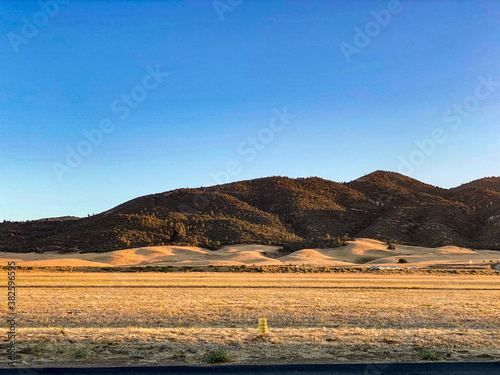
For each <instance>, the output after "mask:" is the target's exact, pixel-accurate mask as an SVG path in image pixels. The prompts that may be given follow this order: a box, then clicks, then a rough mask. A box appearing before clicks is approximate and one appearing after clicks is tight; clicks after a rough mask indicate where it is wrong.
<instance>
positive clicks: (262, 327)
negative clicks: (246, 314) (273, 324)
mask: <svg viewBox="0 0 500 375" xmlns="http://www.w3.org/2000/svg"><path fill="white" fill-rule="evenodd" d="M267 332H268V329H267V318H266V317H265V316H264V317H263V318H262V319H260V318H259V333H260V334H262V336H264V335H265V334H266V333H267Z"/></svg>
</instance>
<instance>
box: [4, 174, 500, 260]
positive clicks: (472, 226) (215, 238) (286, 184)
mask: <svg viewBox="0 0 500 375" xmlns="http://www.w3.org/2000/svg"><path fill="white" fill-rule="evenodd" d="M350 237H369V238H375V239H380V240H388V241H389V240H390V241H396V242H398V243H404V244H410V245H419V246H443V245H457V246H466V247H471V248H483V249H499V250H500V178H491V177H490V178H485V179H481V180H476V181H472V182H470V183H468V184H464V185H461V186H459V187H457V188H453V189H442V188H439V187H436V186H432V185H428V184H425V183H423V182H420V181H418V180H415V179H412V178H410V177H407V176H403V175H401V174H398V173H394V172H386V171H376V172H373V173H370V174H368V175H366V176H363V177H360V178H358V179H356V180H354V181H351V182H348V183H337V182H333V181H329V180H325V179H322V178H318V177H309V178H296V179H292V178H288V177H266V178H258V179H254V180H247V181H239V182H233V183H228V184H224V185H217V186H211V187H201V188H197V189H177V190H172V191H168V192H164V193H158V194H151V195H146V196H143V197H139V198H136V199H132V200H130V201H128V202H125V203H123V204H121V205H119V206H116V207H114V208H112V209H110V210H108V211H105V212H103V213H100V214H97V215H93V216H90V217H87V218H74V217H63V218H52V219H43V220H36V221H27V222H7V221H4V222H3V223H0V251H10V252H32V251H37V252H46V251H60V252H72V251H80V252H104V251H111V250H118V249H125V248H132V247H140V246H154V245H172V244H174V245H197V246H202V247H206V248H211V249H215V248H218V247H220V246H221V245H226V244H235V243H262V244H273V245H279V246H283V247H284V249H285V251H286V250H289V251H291V250H293V249H298V248H301V247H302V248H303V247H324V246H329V247H330V246H331V247H333V246H337V245H340V244H342V243H343V242H345V241H346V240H347V239H348V238H350Z"/></svg>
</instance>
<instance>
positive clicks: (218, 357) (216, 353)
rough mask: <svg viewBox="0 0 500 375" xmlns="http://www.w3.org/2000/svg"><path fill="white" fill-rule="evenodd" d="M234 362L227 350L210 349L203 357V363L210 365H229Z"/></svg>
mask: <svg viewBox="0 0 500 375" xmlns="http://www.w3.org/2000/svg"><path fill="white" fill-rule="evenodd" d="M232 360H233V359H232V358H231V356H230V355H229V353H228V352H227V350H226V349H225V348H216V349H210V350H208V351H207V352H206V353H205V355H204V356H203V361H204V362H206V363H210V364H215V363H227V362H231V361H232Z"/></svg>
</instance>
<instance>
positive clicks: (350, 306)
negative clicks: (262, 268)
mask: <svg viewBox="0 0 500 375" xmlns="http://www.w3.org/2000/svg"><path fill="white" fill-rule="evenodd" d="M3 277H4V280H3V285H6V284H7V277H6V272H5V273H4V274H3ZM17 285H18V286H19V287H18V289H17V294H18V299H17V335H18V336H17V347H18V365H19V366H49V365H50V366H68V365H78V366H85V365H89V366H90V365H141V364H144V365H163V364H204V363H205V362H204V361H205V357H204V355H205V353H207V351H209V350H211V349H214V348H223V349H224V350H225V351H226V352H227V353H228V355H229V356H230V357H231V358H232V360H233V363H290V362H332V363H333V362H339V363H340V362H367V363H368V362H395V361H419V360H424V359H425V358H427V357H425V355H423V353H426V352H427V353H431V354H432V353H433V355H435V357H436V359H438V360H454V361H460V360H487V361H493V360H499V359H500V314H499V313H498V312H499V311H500V278H499V274H498V273H497V274H496V275H444V274H443V275H426V274H419V273H415V274H406V275H400V274H396V273H395V274H377V273H335V274H329V273H314V274H313V273H306V274H266V273H215V272H213V273H208V272H207V273H201V272H200V273H193V272H191V273H71V272H70V273H51V272H24V271H18V272H17ZM33 286H36V287H33ZM4 290H6V289H4ZM5 294H6V293H5ZM6 302H7V301H6V298H3V299H2V308H3V309H4V311H6V308H7V304H6ZM262 316H266V317H267V319H268V323H269V334H268V335H267V336H266V337H265V338H262V337H259V336H258V332H257V319H258V318H259V317H262ZM6 327H7V324H6V323H5V324H4V326H3V328H4V329H2V331H4V332H5V331H6ZM5 340H6V334H3V341H2V343H1V345H2V346H4V347H6V346H7V342H6V341H5ZM5 365H6V363H5V364H4V366H5Z"/></svg>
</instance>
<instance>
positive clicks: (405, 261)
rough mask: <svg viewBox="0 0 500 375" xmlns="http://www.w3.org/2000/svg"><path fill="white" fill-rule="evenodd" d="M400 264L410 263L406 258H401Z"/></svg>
mask: <svg viewBox="0 0 500 375" xmlns="http://www.w3.org/2000/svg"><path fill="white" fill-rule="evenodd" d="M398 263H408V261H407V260H406V259H405V258H399V259H398Z"/></svg>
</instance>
